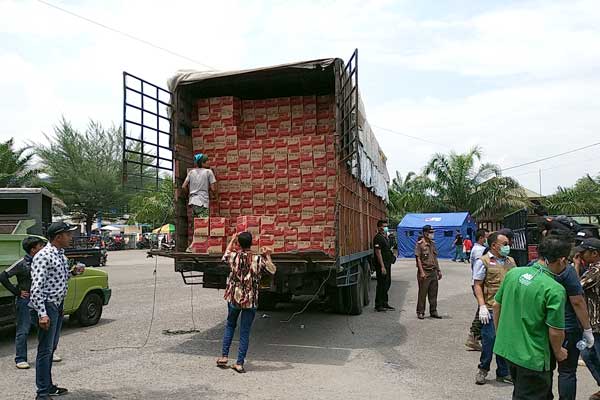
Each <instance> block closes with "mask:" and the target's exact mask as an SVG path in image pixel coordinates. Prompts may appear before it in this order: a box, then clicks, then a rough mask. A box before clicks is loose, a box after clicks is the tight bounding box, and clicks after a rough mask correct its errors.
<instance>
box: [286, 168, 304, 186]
mask: <svg viewBox="0 0 600 400" xmlns="http://www.w3.org/2000/svg"><path fill="white" fill-rule="evenodd" d="M287 176H288V184H289V185H290V186H292V185H301V184H302V170H301V169H300V168H288V170H287Z"/></svg>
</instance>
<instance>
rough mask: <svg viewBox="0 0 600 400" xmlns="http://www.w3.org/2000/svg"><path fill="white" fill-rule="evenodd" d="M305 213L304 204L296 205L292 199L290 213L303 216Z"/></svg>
mask: <svg viewBox="0 0 600 400" xmlns="http://www.w3.org/2000/svg"><path fill="white" fill-rule="evenodd" d="M302 211H303V208H302V202H299V203H296V202H295V201H292V200H291V199H290V213H293V214H301V213H302Z"/></svg>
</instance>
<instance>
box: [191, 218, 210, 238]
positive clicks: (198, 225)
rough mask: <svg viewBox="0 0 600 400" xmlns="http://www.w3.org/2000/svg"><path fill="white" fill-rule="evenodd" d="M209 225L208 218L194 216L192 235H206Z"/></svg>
mask: <svg viewBox="0 0 600 400" xmlns="http://www.w3.org/2000/svg"><path fill="white" fill-rule="evenodd" d="M209 226H210V224H209V218H207V217H205V218H194V237H196V236H208V233H209Z"/></svg>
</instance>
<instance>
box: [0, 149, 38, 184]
mask: <svg viewBox="0 0 600 400" xmlns="http://www.w3.org/2000/svg"><path fill="white" fill-rule="evenodd" d="M28 150H29V147H24V148H22V149H20V150H16V149H15V148H14V140H13V139H9V140H8V141H6V142H2V143H0V187H23V186H30V185H31V184H33V183H34V182H35V181H36V178H37V176H38V173H39V171H38V170H36V169H33V168H31V161H32V158H33V154H32V153H29V154H26V153H25V152H26V151H28Z"/></svg>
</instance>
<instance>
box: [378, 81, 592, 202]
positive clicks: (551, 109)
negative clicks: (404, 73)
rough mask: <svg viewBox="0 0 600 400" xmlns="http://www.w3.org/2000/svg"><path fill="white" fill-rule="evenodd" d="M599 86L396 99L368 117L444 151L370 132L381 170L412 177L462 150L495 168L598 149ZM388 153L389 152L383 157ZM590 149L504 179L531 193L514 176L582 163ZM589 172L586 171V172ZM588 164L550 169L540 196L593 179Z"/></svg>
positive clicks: (529, 179) (530, 181) (532, 179)
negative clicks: (383, 158) (478, 153)
mask: <svg viewBox="0 0 600 400" xmlns="http://www.w3.org/2000/svg"><path fill="white" fill-rule="evenodd" d="M599 108H600V79H597V80H564V81H556V82H549V83H546V84H538V85H532V86H521V87H514V88H508V89H501V90H493V91H489V92H484V93H480V94H477V95H473V96H469V97H466V98H459V99H453V100H446V101H441V100H435V99H424V100H413V99H401V100H398V101H393V102H390V103H388V104H385V105H383V106H381V107H377V108H375V109H374V110H372V111H371V114H370V115H371V118H372V120H374V121H380V122H379V124H380V125H383V126H395V127H397V126H400V127H401V128H399V130H400V131H403V132H405V133H407V134H411V135H419V136H421V137H423V138H427V139H429V140H432V141H435V142H438V143H442V144H446V146H432V145H429V144H424V143H420V142H418V141H415V140H413V139H409V138H403V137H401V136H398V135H394V134H391V133H386V132H385V131H377V130H376V131H377V133H378V135H379V136H380V137H381V140H380V142H381V143H382V145H383V147H384V148H385V149H386V151H387V152H388V153H389V154H390V156H389V159H390V161H389V162H388V167H389V169H390V170H391V171H393V170H395V169H398V170H400V171H401V172H403V173H406V172H407V171H409V170H416V171H419V170H420V169H421V168H422V167H423V165H424V163H425V161H426V160H427V159H428V158H429V157H430V155H431V154H432V153H433V152H445V151H449V150H456V151H465V150H467V149H468V148H470V147H472V146H474V145H481V147H482V148H483V150H484V153H485V158H486V160H489V161H491V162H494V163H497V164H499V165H500V166H502V167H505V168H508V167H509V166H513V165H517V164H520V163H523V162H528V161H531V160H534V159H537V158H542V157H544V156H548V155H552V154H556V153H560V152H563V151H566V150H569V149H573V148H577V147H581V146H585V145H588V144H590V143H592V142H597V141H598V138H600V119H598V118H597V114H598V112H597V110H598V109H599ZM388 149H389V150H388ZM592 152H597V148H591V149H590V150H589V151H587V152H582V153H580V154H574V155H571V156H568V157H565V158H559V159H555V160H549V161H547V162H544V163H540V164H536V165H533V166H529V167H525V168H520V169H514V170H511V171H510V172H509V171H507V174H508V175H515V176H516V175H519V179H520V180H521V181H522V182H524V183H525V184H527V185H528V186H530V187H531V188H532V189H535V190H537V189H538V185H537V175H534V176H530V175H521V174H523V173H524V172H527V171H531V170H532V169H533V170H534V171H535V170H536V169H537V168H538V167H539V168H549V167H552V166H554V165H556V164H558V163H564V162H565V160H566V161H567V162H568V161H569V160H571V161H572V164H573V165H578V164H577V163H578V160H580V159H582V157H583V158H585V157H589V155H590V154H593V153H592ZM590 168H592V169H590ZM596 168H597V169H598V170H597V171H596V170H594V169H593V165H589V164H588V165H587V167H586V166H583V165H580V168H579V169H577V168H575V169H568V168H564V169H563V170H558V171H556V170H554V171H553V172H552V175H550V176H548V179H547V180H546V183H545V185H544V192H545V193H548V192H549V191H552V190H553V189H555V187H556V186H557V185H569V184H571V183H572V182H573V181H574V180H575V179H576V178H578V177H580V176H582V175H583V174H584V173H586V172H588V171H589V172H591V173H594V174H595V173H597V172H600V167H596Z"/></svg>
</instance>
